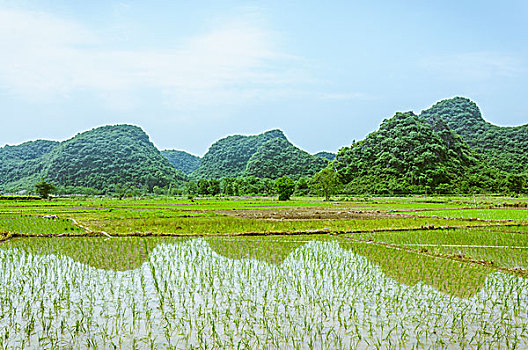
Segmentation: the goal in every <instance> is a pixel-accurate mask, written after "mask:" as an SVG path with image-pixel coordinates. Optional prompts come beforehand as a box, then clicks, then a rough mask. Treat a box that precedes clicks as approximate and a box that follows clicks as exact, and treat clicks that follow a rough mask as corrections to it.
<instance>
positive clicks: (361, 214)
mask: <svg viewBox="0 0 528 350" xmlns="http://www.w3.org/2000/svg"><path fill="white" fill-rule="evenodd" d="M215 212H216V213H219V214H224V215H228V216H232V217H237V218H244V219H255V220H278V221H280V220H365V219H385V218H401V217H410V216H411V215H407V214H401V213H387V212H382V211H379V210H363V209H362V210H355V209H352V210H350V209H343V208H328V207H296V208H280V209H279V208H272V209H243V210H219V211H215Z"/></svg>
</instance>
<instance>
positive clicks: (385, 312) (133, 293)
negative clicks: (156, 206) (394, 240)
mask: <svg viewBox="0 0 528 350" xmlns="http://www.w3.org/2000/svg"><path fill="white" fill-rule="evenodd" d="M116 240H117V239H116ZM149 240H150V239H144V238H142V239H137V240H135V241H134V240H132V241H131V242H137V245H138V246H139V245H141V244H143V248H141V249H143V250H141V249H140V248H137V249H136V248H134V249H133V254H131V255H134V254H136V255H137V253H134V252H138V251H139V252H141V251H143V252H150V255H149V256H148V258H147V260H146V263H144V264H143V265H142V266H141V267H140V268H137V269H134V270H130V271H125V272H116V271H113V270H104V269H95V268H93V267H91V266H89V265H86V264H82V263H79V262H78V261H79V260H80V259H79V258H78V257H76V258H77V260H78V261H74V260H73V259H72V258H70V256H72V257H73V256H75V255H74V254H73V248H74V247H75V245H74V244H70V248H68V249H66V248H65V246H63V247H62V248H61V249H63V250H64V251H65V252H69V254H70V255H69V256H57V255H53V254H42V255H36V254H31V253H30V254H28V253H26V252H24V251H23V250H22V249H23V248H24V247H29V246H31V244H30V241H26V242H22V241H18V242H16V241H13V242H11V243H10V245H11V246H17V245H18V247H20V248H21V249H0V262H1V267H2V268H1V269H0V281H3V283H2V284H0V290H1V291H2V295H3V298H4V302H3V303H2V308H3V309H2V310H3V313H2V315H3V316H2V315H0V328H1V329H7V327H9V324H10V323H9V322H13V321H10V320H12V319H15V322H18V324H17V325H16V326H17V329H26V328H27V327H28V322H29V321H28V320H30V319H37V317H41V315H43V314H44V315H48V314H49V315H53V317H54V319H53V322H54V324H56V325H60V324H68V325H77V324H83V323H84V322H86V320H85V315H93V317H94V319H93V322H92V321H90V322H91V323H90V333H89V334H88V333H85V332H80V334H74V333H72V332H63V331H61V330H60V329H59V328H53V329H52V331H51V336H52V337H55V340H54V342H55V343H57V344H58V343H63V342H64V343H65V344H69V346H70V347H71V348H81V347H85V344H87V340H91V339H95V341H96V342H97V345H100V347H104V346H103V345H105V344H109V341H111V342H113V344H122V346H123V347H124V348H132V347H133V344H134V341H136V340H137V339H138V338H145V339H151V340H152V341H153V343H152V344H155V345H159V347H160V348H165V347H167V348H169V347H171V346H170V344H180V348H190V347H194V348H212V347H216V346H217V347H218V348H236V347H237V346H236V345H237V344H246V345H245V346H243V347H245V348H246V347H247V348H298V347H302V348H309V347H313V344H319V345H320V347H321V348H328V349H336V348H369V347H371V345H372V344H387V342H388V344H392V345H391V346H390V347H394V348H410V347H413V346H416V345H417V344H421V345H423V346H424V347H428V348H444V347H445V344H451V345H452V346H453V347H456V348H459V347H460V348H462V347H476V346H475V345H476V344H480V345H482V347H483V348H502V347H504V348H508V345H507V344H510V343H509V341H510V339H513V338H514V337H515V339H519V343H518V344H519V346H520V347H523V346H526V345H528V344H527V343H526V339H525V338H523V334H524V331H523V330H525V329H528V328H527V327H528V314H527V313H526V310H528V305H527V300H528V298H527V294H526V293H527V291H528V281H527V280H525V279H522V278H517V277H514V276H509V275H505V274H501V273H492V274H490V275H489V276H488V278H487V279H486V281H485V283H484V285H483V286H482V288H481V290H480V291H479V293H474V295H472V296H471V297H470V298H467V299H466V298H457V297H452V296H450V295H446V294H445V293H441V292H439V291H438V290H436V289H435V288H432V287H430V286H428V285H425V284H424V283H417V284H416V285H413V286H407V285H403V284H400V283H398V282H396V281H395V279H394V278H392V276H396V277H398V276H400V275H399V273H394V272H392V275H389V274H388V273H386V272H384V271H395V270H396V271H399V270H400V269H401V271H402V273H403V274H405V271H411V272H412V273H413V275H412V276H413V277H405V278H406V279H407V280H408V281H411V282H419V281H420V278H421V276H422V275H420V272H419V271H422V270H424V271H429V272H436V274H438V275H439V276H443V275H444V274H450V273H458V272H456V271H454V269H455V268H456V266H455V265H454V264H447V265H442V263H441V260H437V259H430V260H427V261H426V262H423V261H422V260H421V259H424V257H420V256H418V258H415V257H413V255H412V254H408V255H405V254H397V253H398V251H393V250H389V249H388V248H383V247H376V246H374V245H370V244H355V243H348V242H345V241H344V240H339V243H338V242H337V241H336V240H332V241H326V242H321V241H311V242H309V243H306V244H304V245H302V246H299V247H298V248H296V249H292V250H291V252H290V253H289V254H287V257H286V258H285V259H283V260H281V261H282V262H281V263H280V264H278V265H274V264H270V263H268V262H265V261H259V260H257V259H246V258H242V259H232V258H230V257H226V256H222V255H220V254H218V253H217V252H215V251H213V250H212V246H216V247H217V249H220V251H221V252H224V253H226V254H232V256H242V257H246V256H247V257H250V256H251V254H253V255H252V256H253V257H257V256H259V255H261V252H262V246H259V244H258V243H259V242H262V244H263V245H264V246H269V247H272V245H271V244H270V245H265V243H272V241H271V240H268V241H266V240H265V239H264V240H258V239H257V240H249V241H247V242H256V243H251V244H249V243H247V242H246V243H240V242H244V241H245V239H241V240H240V242H239V241H232V240H221V239H217V240H216V241H215V242H213V243H212V244H210V242H208V240H206V239H188V240H185V241H181V240H179V241H178V240H172V241H165V242H163V244H160V243H161V242H162V241H163V240H162V239H160V240H157V239H154V240H152V241H149ZM53 241H54V240H47V242H48V243H42V242H39V243H38V244H39V245H40V248H42V247H44V248H46V247H45V246H46V244H48V246H47V248H46V249H49V248H51V247H52V246H51V244H54V243H52V242H53ZM111 241H112V240H106V241H105V240H103V239H99V241H97V244H99V242H103V243H104V242H107V243H109V242H111ZM72 242H74V241H70V243H72ZM87 242H90V240H86V241H84V242H83V244H82V245H81V244H79V245H77V248H78V247H79V246H81V247H83V248H84V249H85V251H84V253H83V254H84V255H81V256H92V257H96V256H99V255H100V252H101V251H103V252H104V249H102V250H101V246H100V245H97V249H92V248H93V247H92V248H90V244H88V243H87ZM150 242H153V243H152V245H151V243H150ZM168 242H171V243H170V244H168ZM23 243H26V244H23ZM290 243H294V244H295V243H297V244H299V245H300V244H302V243H303V242H290ZM64 244H66V243H64ZM112 244H113V243H112ZM116 244H122V246H121V248H119V249H120V250H116V251H119V253H120V254H124V253H125V250H126V249H127V247H128V248H130V246H127V244H130V242H129V243H122V242H118V243H116ZM156 244H157V245H156ZM226 244H227V245H228V246H227V247H226V246H225V245H226ZM151 247H155V248H153V249H152V250H151V249H149V248H151ZM218 247H220V248H218ZM237 247H238V249H239V251H237ZM251 247H256V248H251ZM55 248H56V247H55ZM114 248H115V247H114ZM28 249H30V250H31V249H33V250H36V249H37V246H36V245H34V246H33V247H32V248H28ZM90 249H91V250H92V253H89V251H90ZM270 249H271V248H270ZM26 250H27V249H26ZM250 250H256V251H257V253H250V252H249V251H250ZM242 252H244V253H242ZM399 253H401V252H399ZM138 256H139V258H138V261H139V260H140V259H142V258H143V257H142V256H141V255H140V254H139V255H138ZM279 256H280V255H279ZM376 259H378V261H381V262H382V263H383V265H381V264H380V265H381V266H382V267H380V266H378V265H377V263H374V262H373V261H376ZM398 259H399V260H398ZM122 261H126V259H122ZM433 262H434V263H433ZM435 263H436V264H440V265H435ZM391 264H392V265H391ZM116 265H117V264H115V263H113V266H116ZM125 265H126V264H124V265H121V266H125ZM413 266H415V267H416V268H414V267H413ZM461 273H469V274H471V273H473V272H471V271H470V270H462V272H461ZM400 278H401V276H400ZM438 280H440V278H438ZM430 281H435V279H430ZM470 281H474V280H470ZM476 281H480V280H479V279H477V280H476ZM460 283H462V284H463V283H465V282H464V281H463V280H461V282H460ZM477 288H478V286H473V289H475V290H476V289H477ZM469 289H470V288H468V289H467V290H469ZM20 291H22V292H20ZM32 305H35V307H33V306H32ZM57 305H58V307H59V308H61V307H62V308H63V310H62V311H63V312H60V309H59V312H56V311H54V310H56V309H55V308H56V307H57ZM65 306H66V308H64V307H65ZM5 310H7V311H5ZM23 310H26V311H23ZM40 310H43V311H40ZM94 310H97V311H96V312H95V311H94ZM23 312H26V313H28V314H29V317H18V318H17V317H14V315H20V314H22V313H23ZM39 315H40V316H39ZM108 325H112V326H111V327H108ZM114 325H115V326H114ZM35 327H36V328H35V332H34V334H33V336H32V338H31V342H29V341H28V339H27V335H26V334H25V333H23V332H11V333H9V334H8V337H9V339H6V343H8V344H11V345H13V347H16V346H15V344H17V345H18V344H24V345H27V346H26V347H30V345H32V346H35V345H36V344H37V342H38V341H39V340H38V339H39V337H40V336H41V335H42V334H44V333H43V331H42V326H41V325H40V322H35ZM39 327H40V328H39ZM310 329H311V331H310ZM109 332H110V334H108V333H109ZM214 332H216V335H215V336H214V337H210V335H211V334H214ZM424 332H425V333H424ZM228 334H231V335H232V337H234V338H235V340H236V342H234V343H230V341H231V340H230V339H229V337H228ZM325 334H328V336H321V335H325ZM489 334H498V338H495V337H490V336H488V335H489ZM46 335H49V333H46ZM166 335H168V336H169V337H170V339H169V340H167V338H166ZM88 336H89V338H90V339H87V337H88ZM185 339H187V340H185ZM358 339H359V340H358ZM239 340H240V341H239ZM184 341H190V343H185V342H184ZM24 342H25V343H24ZM376 342H379V343H376ZM277 344H278V345H277ZM83 345H84V346H83ZM136 345H137V344H136ZM310 345H312V346H310ZM37 346H38V345H37ZM18 347H20V346H18ZM143 347H145V348H147V346H146V344H145V346H143ZM388 347H389V346H388Z"/></svg>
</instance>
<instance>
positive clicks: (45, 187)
mask: <svg viewBox="0 0 528 350" xmlns="http://www.w3.org/2000/svg"><path fill="white" fill-rule="evenodd" d="M35 189H36V191H37V193H38V195H39V196H40V197H41V198H43V199H48V198H49V195H50V194H51V193H52V192H53V191H54V190H55V186H53V184H51V183H49V182H46V181H44V179H41V180H40V182H37V183H36V184H35Z"/></svg>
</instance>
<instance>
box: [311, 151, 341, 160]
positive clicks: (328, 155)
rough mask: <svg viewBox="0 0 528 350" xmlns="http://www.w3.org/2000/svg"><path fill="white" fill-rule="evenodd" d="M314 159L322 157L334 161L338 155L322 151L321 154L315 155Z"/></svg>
mask: <svg viewBox="0 0 528 350" xmlns="http://www.w3.org/2000/svg"><path fill="white" fill-rule="evenodd" d="M314 157H321V158H326V159H328V160H334V159H335V157H336V155H335V153H331V152H326V151H321V152H317V153H316V154H314Z"/></svg>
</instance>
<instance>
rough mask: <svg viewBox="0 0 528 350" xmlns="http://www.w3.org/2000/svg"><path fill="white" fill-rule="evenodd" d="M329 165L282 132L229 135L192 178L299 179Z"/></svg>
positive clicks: (214, 148) (215, 144)
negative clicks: (289, 139)
mask: <svg viewBox="0 0 528 350" xmlns="http://www.w3.org/2000/svg"><path fill="white" fill-rule="evenodd" d="M327 163H328V162H327V161H326V160H324V159H323V158H321V157H314V156H312V155H310V154H309V153H307V152H305V151H303V150H300V149H299V148H297V147H295V146H294V145H292V144H291V143H290V142H289V141H288V140H287V139H286V136H284V134H283V132H282V131H280V130H271V131H267V132H265V133H262V134H260V135H253V136H242V135H234V136H229V137H226V138H223V139H221V140H219V141H217V142H215V143H214V144H213V145H212V146H211V147H210V148H209V151H208V152H207V153H206V154H205V155H204V157H203V158H202V162H201V164H200V167H199V168H198V169H197V170H196V171H195V172H193V173H192V174H191V175H192V177H194V178H198V179H199V178H207V179H212V178H215V179H222V178H239V177H259V178H268V179H277V178H279V177H282V176H290V177H292V178H299V177H301V176H311V175H313V174H315V173H316V172H317V171H319V170H321V169H322V168H324V167H325V166H326V165H327Z"/></svg>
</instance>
